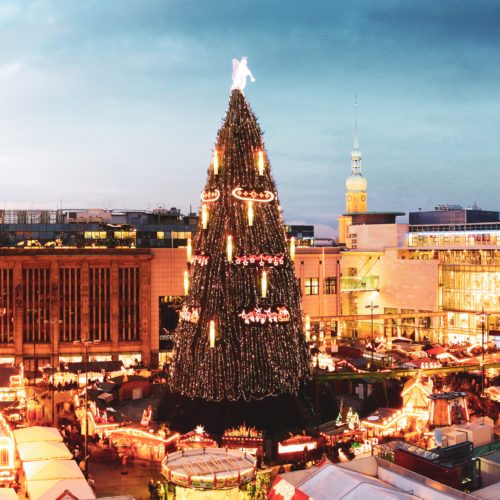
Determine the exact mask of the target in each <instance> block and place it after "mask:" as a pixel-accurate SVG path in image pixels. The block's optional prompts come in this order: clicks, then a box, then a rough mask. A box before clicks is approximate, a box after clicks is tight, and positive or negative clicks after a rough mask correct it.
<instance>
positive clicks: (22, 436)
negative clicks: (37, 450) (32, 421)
mask: <svg viewBox="0 0 500 500" xmlns="http://www.w3.org/2000/svg"><path fill="white" fill-rule="evenodd" d="M13 434H14V439H15V440H16V444H18V445H19V444H22V443H38V442H59V443H62V440H63V438H62V436H61V434H60V432H59V431H58V430H57V429H54V427H42V426H33V427H25V428H23V429H16V430H15V431H14V432H13Z"/></svg>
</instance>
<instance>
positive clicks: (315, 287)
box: [304, 278, 319, 295]
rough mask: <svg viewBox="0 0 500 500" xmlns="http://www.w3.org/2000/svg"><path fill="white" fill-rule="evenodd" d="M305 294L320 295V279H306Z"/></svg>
mask: <svg viewBox="0 0 500 500" xmlns="http://www.w3.org/2000/svg"><path fill="white" fill-rule="evenodd" d="M304 288H305V289H304V294H305V295H318V294H319V278H306V279H305V280H304Z"/></svg>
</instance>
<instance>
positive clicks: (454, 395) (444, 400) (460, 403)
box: [429, 392, 470, 426]
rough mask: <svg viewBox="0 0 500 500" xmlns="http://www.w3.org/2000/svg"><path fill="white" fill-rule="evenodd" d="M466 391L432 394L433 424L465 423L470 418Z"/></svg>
mask: <svg viewBox="0 0 500 500" xmlns="http://www.w3.org/2000/svg"><path fill="white" fill-rule="evenodd" d="M466 396H467V394H466V393H465V392H442V393H438V394H431V395H430V396H429V397H430V398H431V400H432V403H431V412H430V413H431V425H434V426H442V425H452V424H464V423H466V422H468V421H469V420H470V418H469V410H468V408H467V398H466Z"/></svg>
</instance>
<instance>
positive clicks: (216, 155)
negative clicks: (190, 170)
mask: <svg viewBox="0 0 500 500" xmlns="http://www.w3.org/2000/svg"><path fill="white" fill-rule="evenodd" d="M212 166H213V169H214V175H219V152H218V151H217V150H216V149H215V150H214V154H213V157H212Z"/></svg>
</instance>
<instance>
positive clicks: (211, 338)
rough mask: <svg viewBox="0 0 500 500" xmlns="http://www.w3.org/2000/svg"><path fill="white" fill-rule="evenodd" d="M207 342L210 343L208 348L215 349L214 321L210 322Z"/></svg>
mask: <svg viewBox="0 0 500 500" xmlns="http://www.w3.org/2000/svg"><path fill="white" fill-rule="evenodd" d="M208 341H209V343H210V347H211V348H214V347H215V321H214V320H212V321H210V328H209V332H208Z"/></svg>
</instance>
